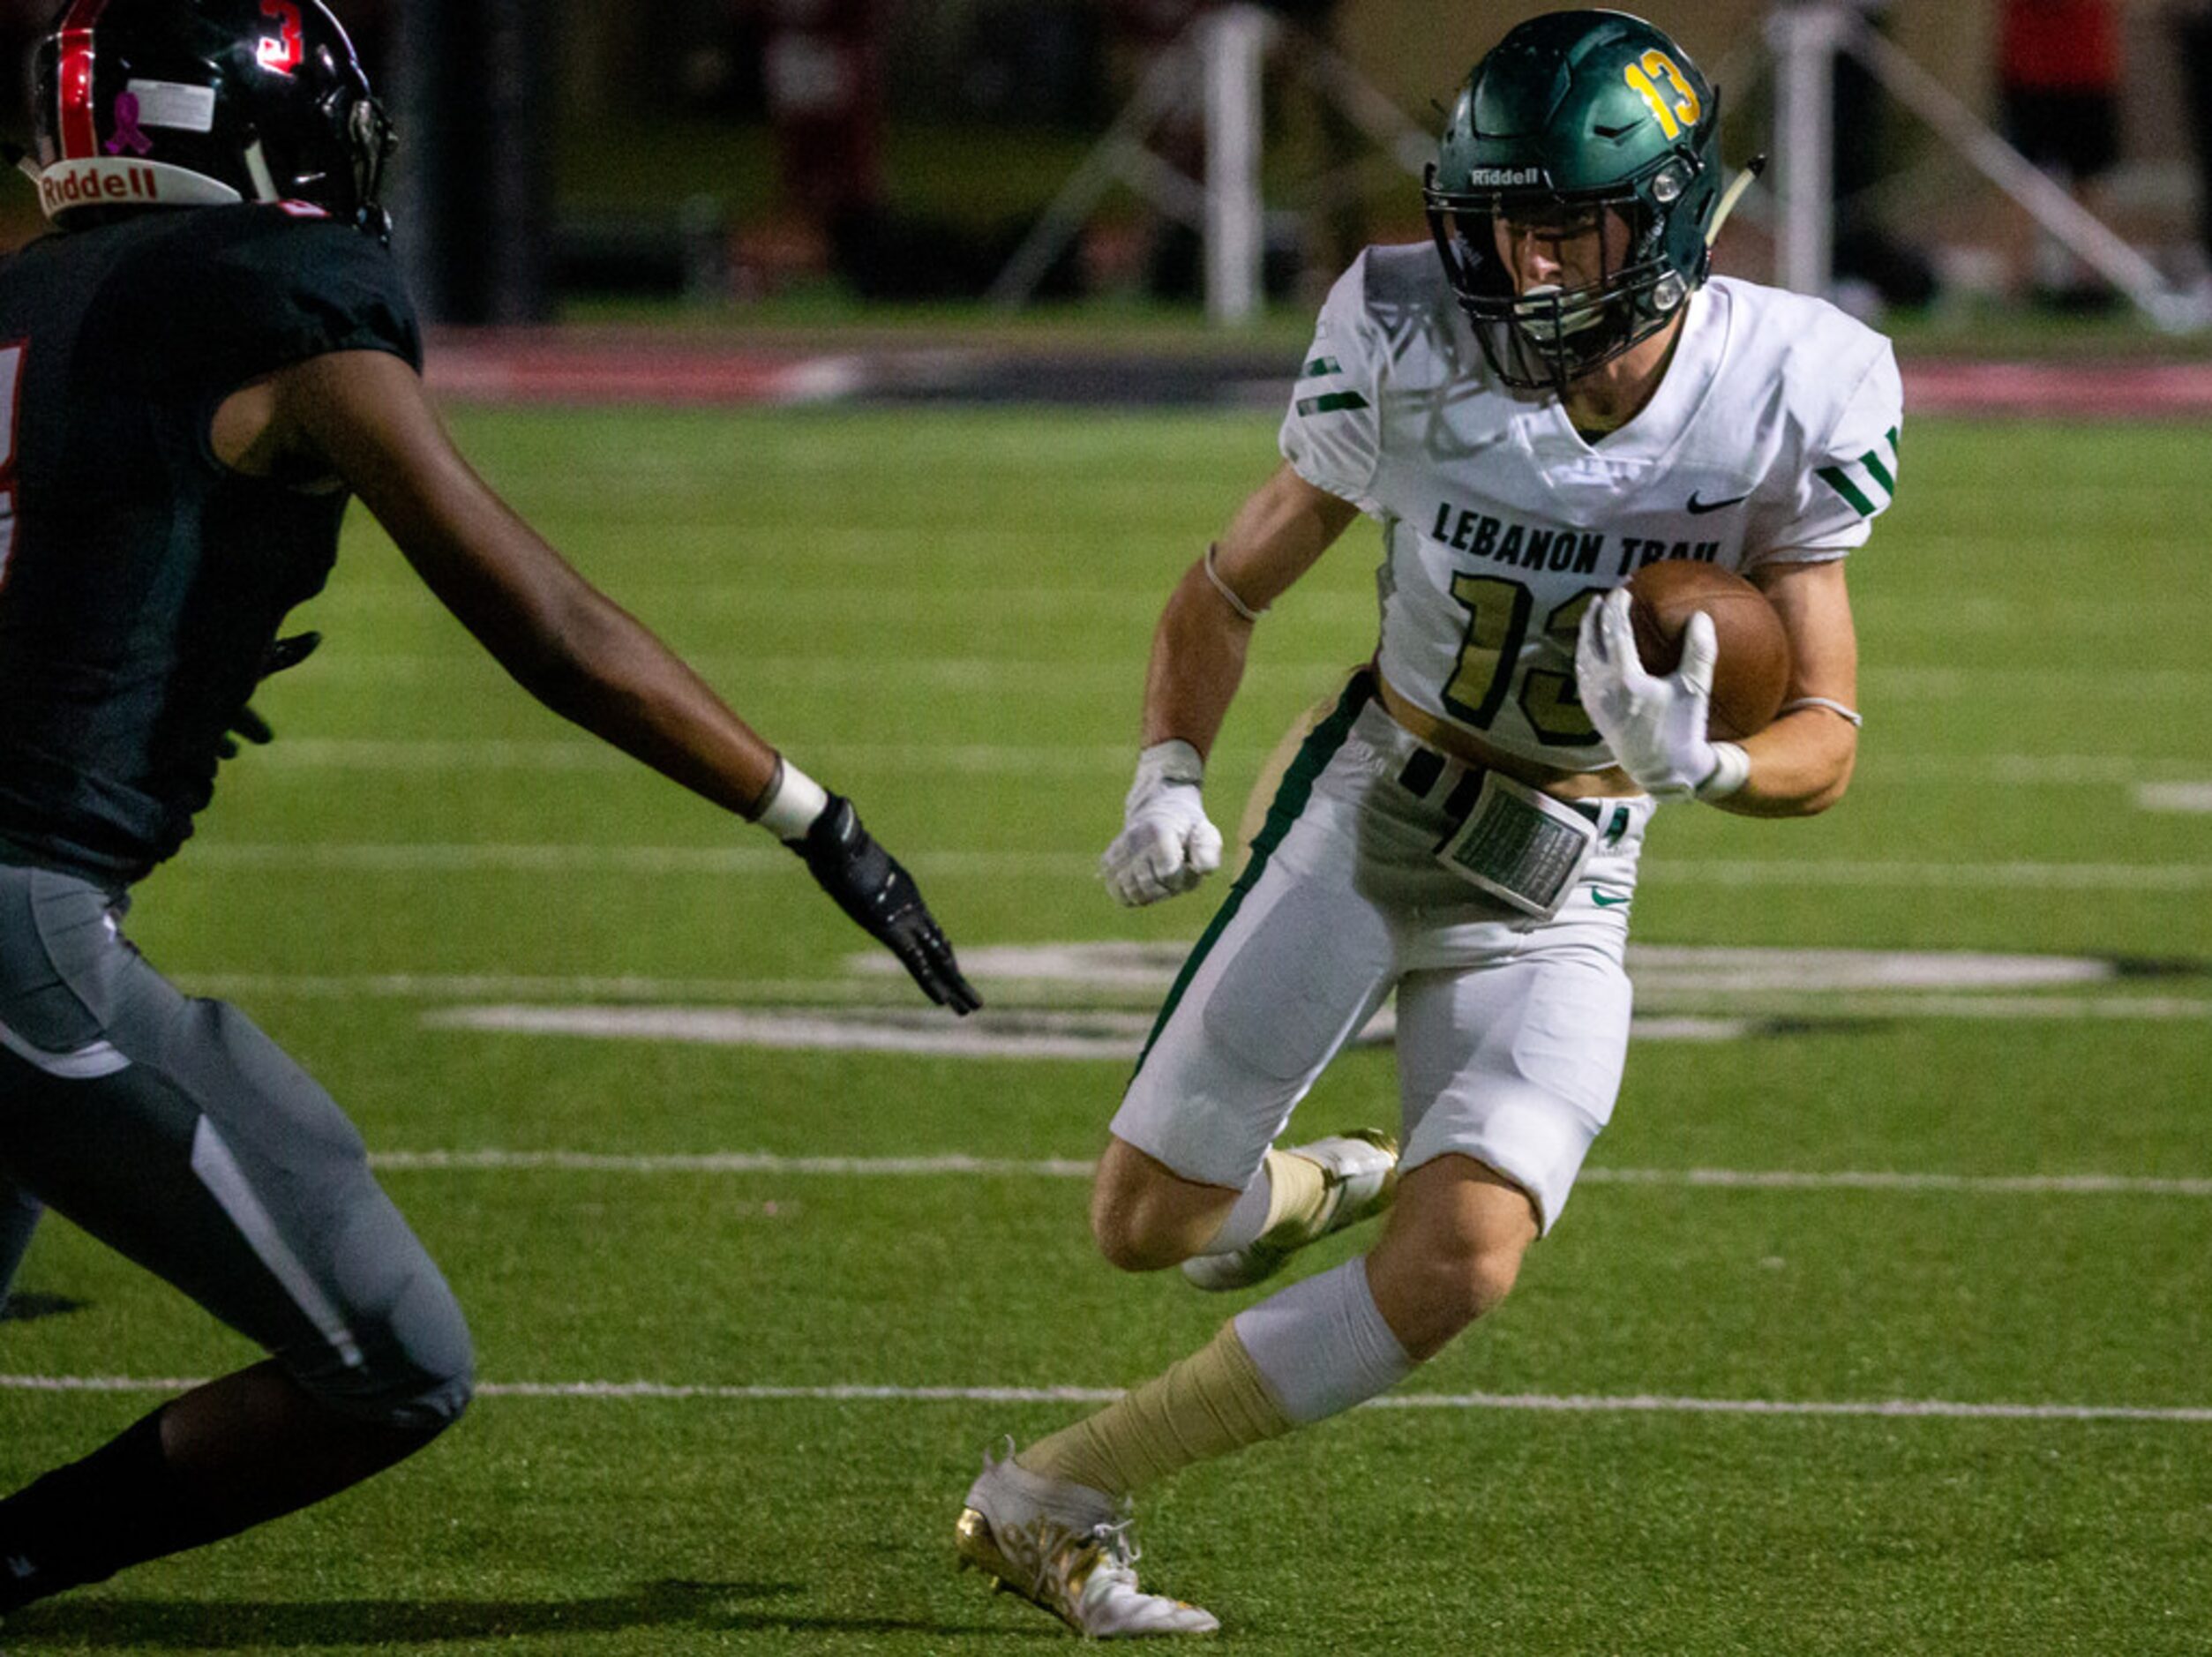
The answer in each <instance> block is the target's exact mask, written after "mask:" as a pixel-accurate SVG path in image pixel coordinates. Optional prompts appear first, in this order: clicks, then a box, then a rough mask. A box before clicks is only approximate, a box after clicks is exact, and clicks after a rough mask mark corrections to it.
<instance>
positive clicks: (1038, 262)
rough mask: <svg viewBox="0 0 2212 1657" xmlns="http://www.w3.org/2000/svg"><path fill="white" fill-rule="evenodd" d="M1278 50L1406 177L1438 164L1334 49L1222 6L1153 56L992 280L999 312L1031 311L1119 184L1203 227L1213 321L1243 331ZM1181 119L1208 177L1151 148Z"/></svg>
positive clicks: (1259, 258) (1251, 302)
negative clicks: (1201, 138) (1200, 149)
mask: <svg viewBox="0 0 2212 1657" xmlns="http://www.w3.org/2000/svg"><path fill="white" fill-rule="evenodd" d="M1271 52H1274V53H1277V54H1278V56H1280V57H1281V58H1282V59H1283V60H1284V61H1285V62H1286V66H1287V67H1289V68H1291V69H1293V70H1294V71H1296V72H1297V73H1299V74H1300V75H1301V76H1303V77H1304V78H1305V79H1307V80H1308V81H1309V82H1310V83H1311V84H1312V85H1313V86H1314V87H1315V88H1316V90H1317V91H1318V92H1319V93H1320V94H1322V95H1323V97H1326V98H1328V99H1329V100H1331V101H1332V102H1333V103H1334V104H1335V105H1336V106H1337V108H1338V110H1340V111H1341V112H1342V114H1343V115H1344V117H1345V118H1346V120H1347V121H1348V122H1349V123H1351V124H1352V125H1353V127H1355V128H1357V129H1358V130H1359V131H1361V132H1362V133H1364V134H1365V135H1366V136H1367V137H1368V139H1370V140H1371V141H1373V142H1374V143H1375V144H1376V146H1378V147H1379V148H1381V149H1382V150H1383V152H1384V153H1386V154H1389V155H1391V157H1392V158H1393V159H1394V160H1396V161H1397V162H1398V165H1400V166H1401V167H1403V168H1405V169H1406V171H1408V172H1410V173H1412V174H1413V175H1414V176H1416V177H1418V176H1420V175H1421V169H1423V168H1424V167H1426V166H1427V165H1428V162H1429V161H1431V160H1432V159H1434V157H1435V154H1436V139H1434V138H1432V137H1431V136H1430V135H1429V134H1428V133H1427V132H1424V131H1422V130H1421V128H1420V127H1419V126H1418V125H1416V124H1414V123H1413V121H1411V120H1409V119H1407V118H1406V115H1405V114H1404V112H1403V111H1401V110H1400V109H1398V106H1397V105H1395V104H1393V103H1392V102H1391V101H1390V100H1389V99H1388V98H1386V97H1384V96H1383V94H1381V93H1380V92H1378V91H1376V89H1375V87H1374V86H1373V85H1372V84H1370V83H1369V82H1368V80H1367V79H1366V78H1365V77H1363V76H1362V75H1361V73H1360V72H1359V71H1358V70H1356V69H1354V68H1353V66H1352V65H1351V64H1349V63H1348V62H1346V60H1345V58H1344V57H1342V56H1340V55H1338V53H1337V52H1335V51H1333V50H1331V49H1330V48H1329V47H1328V46H1327V45H1325V44H1324V43H1323V42H1322V41H1317V40H1316V39H1314V38H1313V37H1312V36H1311V35H1308V34H1304V33H1303V32H1301V31H1299V30H1296V29H1293V28H1291V27H1290V26H1288V25H1286V24H1285V23H1284V22H1282V20H1281V19H1278V18H1275V17H1273V16H1271V15H1270V14H1269V13H1268V12H1266V11H1263V10H1262V9H1261V8H1260V7H1258V6H1256V5H1230V6H1224V7H1222V8H1221V9H1220V10H1218V11H1210V12H1207V13H1205V14H1203V15H1202V16H1201V17H1199V18H1198V19H1196V20H1195V21H1194V22H1193V23H1192V24H1191V26H1189V27H1188V29H1186V30H1184V32H1183V33H1182V34H1181V35H1180V36H1179V37H1177V39H1176V40H1175V41H1173V42H1172V43H1171V44H1170V45H1169V46H1168V47H1167V48H1166V50H1164V51H1162V52H1161V53H1160V55H1159V56H1158V57H1157V58H1155V59H1154V60H1153V62H1152V64H1151V67H1150V68H1149V69H1148V70H1147V71H1145V74H1144V76H1143V79H1141V80H1140V81H1139V82H1138V83H1137V87H1136V94H1134V95H1133V96H1132V97H1131V98H1130V100H1129V101H1128V105H1127V107H1125V108H1124V109H1122V111H1121V114H1120V115H1119V116H1116V117H1115V119H1114V122H1113V125H1112V126H1111V127H1110V128H1108V129H1107V131H1106V137H1105V138H1104V139H1101V140H1099V144H1098V145H1097V146H1095V147H1094V148H1093V149H1092V150H1091V154H1089V155H1088V156H1086V157H1085V158H1084V161H1083V164H1082V165H1081V166H1080V167H1078V168H1077V169H1076V171H1075V173H1074V174H1073V175H1072V176H1070V177H1069V180H1068V182H1067V184H1064V185H1063V186H1061V191H1060V193H1059V195H1057V196H1056V197H1054V199H1053V201H1052V204H1051V205H1050V206H1047V207H1046V209H1045V212H1044V214H1043V215H1042V216H1041V217H1039V220H1038V221H1037V223H1036V224H1035V226H1034V227H1032V228H1031V231H1030V233H1029V235H1028V236H1027V237H1026V238H1024V241H1023V243H1022V244H1021V246H1020V247H1019V248H1017V249H1016V251H1015V253H1014V257H1013V258H1012V259H1009V261H1008V262H1007V265H1006V268H1005V269H1003V270H1002V271H1001V272H1000V273H999V275H998V279H997V280H996V281H994V282H993V283H992V284H991V290H990V299H991V302H992V304H995V305H997V306H999V307H1000V308H1001V309H1002V310H1016V309H1018V308H1019V307H1021V306H1022V305H1024V304H1027V303H1028V302H1029V300H1030V298H1031V296H1033V295H1034V294H1035V293H1036V291H1037V288H1038V284H1039V282H1040V281H1043V280H1044V276H1045V273H1046V271H1048V270H1050V269H1051V268H1052V266H1053V263H1054V260H1055V259H1058V258H1059V257H1060V255H1061V253H1062V252H1063V251H1065V250H1066V249H1067V247H1068V245H1069V243H1070V242H1072V241H1074V240H1075V238H1076V236H1077V235H1078V234H1079V233H1080V232H1081V231H1082V229H1083V227H1084V223H1085V222H1086V221H1088V220H1089V219H1090V217H1091V214H1092V213H1093V212H1094V211H1096V210H1097V208H1098V206H1099V202H1100V201H1101V200H1103V199H1105V196H1106V191H1109V190H1111V189H1112V188H1113V186H1114V185H1115V184H1123V185H1126V186H1127V187H1128V189H1130V190H1132V191H1135V192H1136V194H1137V195H1139V196H1141V197H1142V198H1143V199H1145V200H1146V201H1148V202H1150V203H1151V205H1152V206H1153V207H1155V208H1156V209H1157V210H1158V212H1160V213H1161V214H1164V215H1166V217H1168V218H1170V219H1173V220H1176V221H1179V222H1181V223H1182V224H1185V225H1188V226H1189V227H1190V228H1191V229H1195V230H1196V231H1198V233H1199V235H1200V236H1201V237H1202V239H1203V246H1204V249H1205V262H1204V272H1205V293H1206V315H1207V316H1208V318H1209V319H1211V320H1212V321H1213V322H1214V323H1216V324H1218V325H1220V326H1241V325H1243V324H1246V323H1248V322H1250V321H1252V320H1253V319H1255V318H1256V317H1257V316H1258V315H1259V311H1260V300H1261V267H1262V264H1263V259H1264V256H1265V253H1266V244H1267V212H1266V207H1265V204H1264V203H1263V200H1262V198H1261V194H1260V154H1261V114H1262V108H1261V102H1262V94H1261V86H1262V81H1263V70H1264V69H1265V67H1266V63H1267V58H1268V55H1269V54H1270V53H1271ZM1174 120H1182V121H1185V122H1196V123H1202V124H1203V128H1204V131H1205V163H1204V173H1205V176H1204V177H1203V179H1193V178H1190V177H1188V176H1185V175H1184V174H1183V173H1182V172H1181V170H1180V169H1177V168H1176V167H1174V166H1173V165H1172V164H1171V163H1170V162H1168V161H1166V160H1165V159H1163V158H1162V157H1161V156H1160V155H1159V154H1158V152H1157V151H1155V150H1154V149H1153V148H1152V147H1151V139H1153V137H1154V136H1155V135H1156V134H1157V133H1158V131H1160V129H1161V128H1162V127H1163V126H1165V125H1166V124H1168V123H1169V122H1171V121H1174Z"/></svg>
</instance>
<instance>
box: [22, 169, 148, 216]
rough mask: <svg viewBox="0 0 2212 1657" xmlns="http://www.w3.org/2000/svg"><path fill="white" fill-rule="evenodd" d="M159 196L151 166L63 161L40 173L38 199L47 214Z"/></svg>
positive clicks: (125, 203) (122, 204)
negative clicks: (76, 164)
mask: <svg viewBox="0 0 2212 1657" xmlns="http://www.w3.org/2000/svg"><path fill="white" fill-rule="evenodd" d="M159 200H161V180H160V179H159V178H158V177H156V176H155V175H154V169H152V168H151V167H103V166H101V165H100V164H99V163H98V162H96V161H95V162H94V163H92V164H91V165H89V166H77V167H72V166H71V165H70V164H69V163H68V162H66V161H64V163H63V164H62V165H60V166H59V167H49V168H48V169H46V170H45V172H43V173H41V175H40V176H39V201H40V203H41V206H44V207H45V209H46V211H47V213H48V214H49V215H50V214H56V213H59V212H60V211H61V210H62V209H63V208H64V207H87V206H94V205H96V204H105V203H113V204H115V205H116V206H128V205H130V204H131V203H142V202H156V201H159Z"/></svg>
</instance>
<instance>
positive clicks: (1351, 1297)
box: [1232, 1258, 1413, 1424]
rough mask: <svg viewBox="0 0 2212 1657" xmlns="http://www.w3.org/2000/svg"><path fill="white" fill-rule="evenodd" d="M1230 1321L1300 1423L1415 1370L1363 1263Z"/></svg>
mask: <svg viewBox="0 0 2212 1657" xmlns="http://www.w3.org/2000/svg"><path fill="white" fill-rule="evenodd" d="M1232 1322H1233V1323H1234V1325H1235V1328H1236V1333H1237V1338H1238V1339H1239V1340H1241V1341H1242V1342H1243V1343H1244V1350H1245V1351H1246V1352H1247V1353H1250V1354H1251V1359H1252V1364H1253V1367H1254V1368H1256V1369H1258V1371H1259V1372H1260V1378H1261V1379H1262V1380H1263V1381H1265V1382H1266V1383H1267V1384H1268V1386H1269V1388H1270V1389H1271V1391H1273V1392H1274V1394H1275V1398H1276V1402H1278V1404H1280V1405H1281V1406H1283V1413H1284V1414H1286V1415H1287V1416H1289V1417H1290V1419H1291V1420H1292V1421H1297V1422H1300V1423H1301V1424H1302V1423H1304V1422H1307V1421H1321V1420H1322V1419H1323V1418H1324V1417H1326V1416H1331V1415H1334V1414H1336V1413H1338V1411H1340V1410H1348V1409H1350V1408H1351V1407H1352V1406H1353V1405H1354V1404H1364V1403H1366V1402H1367V1400H1368V1399H1369V1398H1376V1397H1379V1396H1380V1395H1381V1394H1383V1393H1384V1392H1387V1391H1390V1390H1391V1388H1392V1387H1394V1386H1396V1385H1397V1384H1398V1383H1399V1382H1400V1381H1403V1380H1404V1379H1405V1378H1406V1376H1409V1375H1411V1374H1412V1373H1413V1360H1412V1359H1411V1358H1408V1357H1407V1356H1406V1348H1405V1347H1403V1346H1399V1345H1398V1337H1397V1336H1396V1335H1394V1334H1392V1333H1391V1326H1390V1325H1389V1324H1388V1323H1384V1322H1383V1313H1382V1310H1381V1308H1378V1307H1377V1306H1376V1304H1375V1292H1374V1291H1373V1290H1372V1289H1370V1288H1369V1287H1368V1281H1367V1262H1366V1260H1365V1259H1363V1258H1362V1259H1358V1260H1347V1261H1346V1262H1345V1263H1343V1264H1342V1265H1340V1266H1338V1267H1335V1268H1334V1269H1332V1270H1331V1271H1323V1272H1322V1273H1320V1274H1319V1275H1318V1276H1316V1277H1310V1278H1307V1279H1306V1280H1305V1281H1304V1282H1302V1283H1293V1284H1292V1285H1291V1286H1290V1287H1288V1288H1286V1289H1285V1290H1283V1291H1282V1292H1281V1293H1278V1294H1271V1295H1270V1296H1269V1297H1268V1298H1267V1299H1266V1300H1264V1301H1261V1302H1260V1303H1259V1304H1258V1305H1257V1306H1251V1307H1247V1308H1245V1309H1244V1310H1243V1311H1241V1312H1239V1313H1238V1314H1237V1315H1236V1316H1235V1317H1234V1318H1233V1320H1232Z"/></svg>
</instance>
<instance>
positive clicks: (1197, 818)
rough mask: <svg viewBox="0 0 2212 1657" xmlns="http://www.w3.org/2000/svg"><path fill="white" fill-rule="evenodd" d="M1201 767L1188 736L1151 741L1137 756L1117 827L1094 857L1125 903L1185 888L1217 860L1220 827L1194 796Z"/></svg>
mask: <svg viewBox="0 0 2212 1657" xmlns="http://www.w3.org/2000/svg"><path fill="white" fill-rule="evenodd" d="M1205 769H1206V762H1205V761H1203V760H1202V759H1200V758H1199V757H1198V750H1197V749H1196V748H1194V747H1192V746H1190V744H1188V742H1182V741H1177V740H1172V739H1171V740H1169V741H1166V742H1156V743H1154V744H1153V745H1152V746H1151V747H1149V748H1147V749H1145V750H1144V752H1143V753H1142V754H1138V755H1137V756H1136V781H1135V782H1134V783H1131V784H1129V794H1128V799H1127V800H1126V801H1125V802H1124V803H1123V805H1122V807H1121V810H1122V828H1121V833H1120V834H1118V835H1116V836H1114V838H1113V844H1112V845H1110V846H1108V847H1107V848H1106V856H1104V857H1103V858H1099V873H1101V874H1103V875H1104V876H1105V877H1106V890H1108V891H1109V892H1112V893H1113V896H1115V897H1116V898H1118V899H1120V900H1121V903H1124V904H1126V905H1128V907H1129V908H1131V909H1136V908H1138V907H1139V906H1141V905H1143V904H1145V903H1158V902H1159V900H1160V899H1161V898H1163V897H1173V896H1175V895H1176V894H1177V893H1178V892H1187V891H1188V890H1189V889H1190V888H1192V887H1194V886H1196V885H1197V884H1198V882H1199V881H1202V880H1203V879H1204V878H1205V877H1206V876H1207V875H1209V874H1211V873H1213V872H1214V871H1215V870H1216V869H1218V868H1219V867H1220V866H1221V831H1220V830H1219V829H1218V828H1215V827H1214V826H1213V825H1212V824H1211V823H1210V822H1208V821H1206V808H1205V805H1204V803H1203V801H1202V800H1201V799H1199V797H1198V784H1199V782H1200V780H1201V779H1202V778H1203V776H1205Z"/></svg>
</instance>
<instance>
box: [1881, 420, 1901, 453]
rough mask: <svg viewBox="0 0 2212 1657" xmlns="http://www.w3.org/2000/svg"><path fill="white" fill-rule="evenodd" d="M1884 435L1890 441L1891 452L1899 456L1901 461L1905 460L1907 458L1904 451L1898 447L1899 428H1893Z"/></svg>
mask: <svg viewBox="0 0 2212 1657" xmlns="http://www.w3.org/2000/svg"><path fill="white" fill-rule="evenodd" d="M1882 435H1883V436H1884V437H1886V438H1887V439H1889V452H1890V453H1891V454H1894V455H1895V456H1897V458H1898V459H1899V460H1903V459H1904V458H1905V453H1904V451H1903V450H1902V449H1901V448H1899V447H1898V446H1897V428H1896V427H1895V426H1892V427H1890V429H1889V430H1888V431H1885V432H1884V433H1882Z"/></svg>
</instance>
